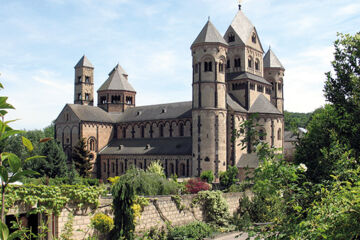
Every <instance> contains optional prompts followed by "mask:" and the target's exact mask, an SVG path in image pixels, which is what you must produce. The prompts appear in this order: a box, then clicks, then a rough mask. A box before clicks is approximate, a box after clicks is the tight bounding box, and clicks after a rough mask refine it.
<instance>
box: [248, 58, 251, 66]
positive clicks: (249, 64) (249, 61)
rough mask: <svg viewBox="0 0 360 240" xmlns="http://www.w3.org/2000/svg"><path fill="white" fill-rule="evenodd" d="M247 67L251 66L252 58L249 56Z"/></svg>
mask: <svg viewBox="0 0 360 240" xmlns="http://www.w3.org/2000/svg"><path fill="white" fill-rule="evenodd" d="M248 67H249V68H252V60H251V58H249V59H248Z"/></svg>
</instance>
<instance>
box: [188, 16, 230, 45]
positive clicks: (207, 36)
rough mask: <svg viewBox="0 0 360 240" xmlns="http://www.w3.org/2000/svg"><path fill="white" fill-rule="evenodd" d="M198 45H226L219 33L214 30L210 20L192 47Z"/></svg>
mask: <svg viewBox="0 0 360 240" xmlns="http://www.w3.org/2000/svg"><path fill="white" fill-rule="evenodd" d="M198 43H222V44H225V45H228V44H227V42H226V41H225V39H224V38H223V37H222V36H221V34H220V33H219V31H218V30H217V29H216V28H215V26H214V25H213V24H212V23H211V22H210V20H208V21H207V23H206V24H205V26H204V27H203V29H202V30H201V32H200V33H199V35H198V36H197V38H196V39H195V41H194V42H193V44H192V45H191V46H193V45H195V44H198Z"/></svg>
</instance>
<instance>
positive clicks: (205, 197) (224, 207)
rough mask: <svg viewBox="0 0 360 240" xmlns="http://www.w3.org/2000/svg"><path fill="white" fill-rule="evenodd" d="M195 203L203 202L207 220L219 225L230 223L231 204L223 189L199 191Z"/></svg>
mask: <svg viewBox="0 0 360 240" xmlns="http://www.w3.org/2000/svg"><path fill="white" fill-rule="evenodd" d="M193 203H195V204H196V203H201V205H202V207H203V212H204V213H205V220H206V221H207V222H210V223H213V224H216V225H219V226H227V225H228V222H229V219H230V213H229V206H228V204H227V202H226V200H225V198H224V197H223V195H222V192H221V191H203V192H199V193H198V196H197V197H196V198H195V199H194V202H193Z"/></svg>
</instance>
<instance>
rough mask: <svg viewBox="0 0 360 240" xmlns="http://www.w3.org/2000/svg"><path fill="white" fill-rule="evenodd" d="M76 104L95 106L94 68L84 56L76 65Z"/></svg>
mask: <svg viewBox="0 0 360 240" xmlns="http://www.w3.org/2000/svg"><path fill="white" fill-rule="evenodd" d="M74 68H75V91H74V103H75V104H82V105H90V106H93V105H94V67H93V65H92V64H91V62H90V61H89V59H87V57H86V56H85V55H84V56H82V58H81V59H80V60H79V62H78V63H77V64H76V65H75V67H74Z"/></svg>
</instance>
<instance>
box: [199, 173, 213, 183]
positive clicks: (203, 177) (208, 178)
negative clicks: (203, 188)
mask: <svg viewBox="0 0 360 240" xmlns="http://www.w3.org/2000/svg"><path fill="white" fill-rule="evenodd" d="M214 178H215V177H214V174H213V172H212V171H211V170H209V171H203V172H202V173H201V175H200V179H201V180H203V181H205V182H208V183H212V182H213V181H214Z"/></svg>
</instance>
